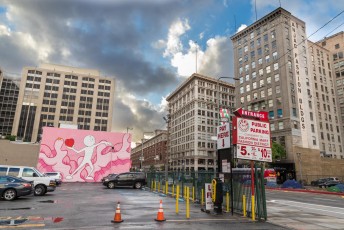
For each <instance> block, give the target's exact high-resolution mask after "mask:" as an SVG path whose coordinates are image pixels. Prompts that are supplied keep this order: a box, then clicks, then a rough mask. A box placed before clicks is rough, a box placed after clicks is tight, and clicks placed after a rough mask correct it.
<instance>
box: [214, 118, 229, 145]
mask: <svg viewBox="0 0 344 230" xmlns="http://www.w3.org/2000/svg"><path fill="white" fill-rule="evenodd" d="M230 147H231V139H230V130H229V123H228V122H226V123H224V124H223V125H220V126H218V127H217V149H227V148H230Z"/></svg>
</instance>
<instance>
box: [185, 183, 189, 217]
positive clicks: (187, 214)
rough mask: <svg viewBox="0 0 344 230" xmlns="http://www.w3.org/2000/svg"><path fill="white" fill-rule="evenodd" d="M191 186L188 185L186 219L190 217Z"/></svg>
mask: <svg viewBox="0 0 344 230" xmlns="http://www.w3.org/2000/svg"><path fill="white" fill-rule="evenodd" d="M189 189H190V188H189V187H186V219H189V218H190V199H189V193H190V190H189Z"/></svg>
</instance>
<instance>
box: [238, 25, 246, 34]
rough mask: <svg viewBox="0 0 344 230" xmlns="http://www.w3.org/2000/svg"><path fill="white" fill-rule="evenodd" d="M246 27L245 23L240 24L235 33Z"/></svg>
mask: <svg viewBox="0 0 344 230" xmlns="http://www.w3.org/2000/svg"><path fill="white" fill-rule="evenodd" d="M246 27H247V25H244V24H241V25H240V26H239V28H238V30H237V33H238V32H240V31H242V30H244V29H245V28H246Z"/></svg>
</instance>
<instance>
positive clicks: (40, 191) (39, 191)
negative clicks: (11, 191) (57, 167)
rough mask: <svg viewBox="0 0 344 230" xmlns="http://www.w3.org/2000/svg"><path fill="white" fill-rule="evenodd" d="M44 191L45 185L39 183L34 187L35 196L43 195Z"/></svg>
mask: <svg viewBox="0 0 344 230" xmlns="http://www.w3.org/2000/svg"><path fill="white" fill-rule="evenodd" d="M45 193H46V191H45V187H44V186H43V185H41V184H39V185H37V186H36V187H35V196H43V195H44V194H45Z"/></svg>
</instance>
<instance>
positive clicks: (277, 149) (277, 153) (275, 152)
mask: <svg viewBox="0 0 344 230" xmlns="http://www.w3.org/2000/svg"><path fill="white" fill-rule="evenodd" d="M286 155H287V154H286V151H285V148H284V147H283V146H282V145H281V144H280V143H277V142H275V141H273V142H272V161H274V160H280V159H282V158H285V157H286Z"/></svg>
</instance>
